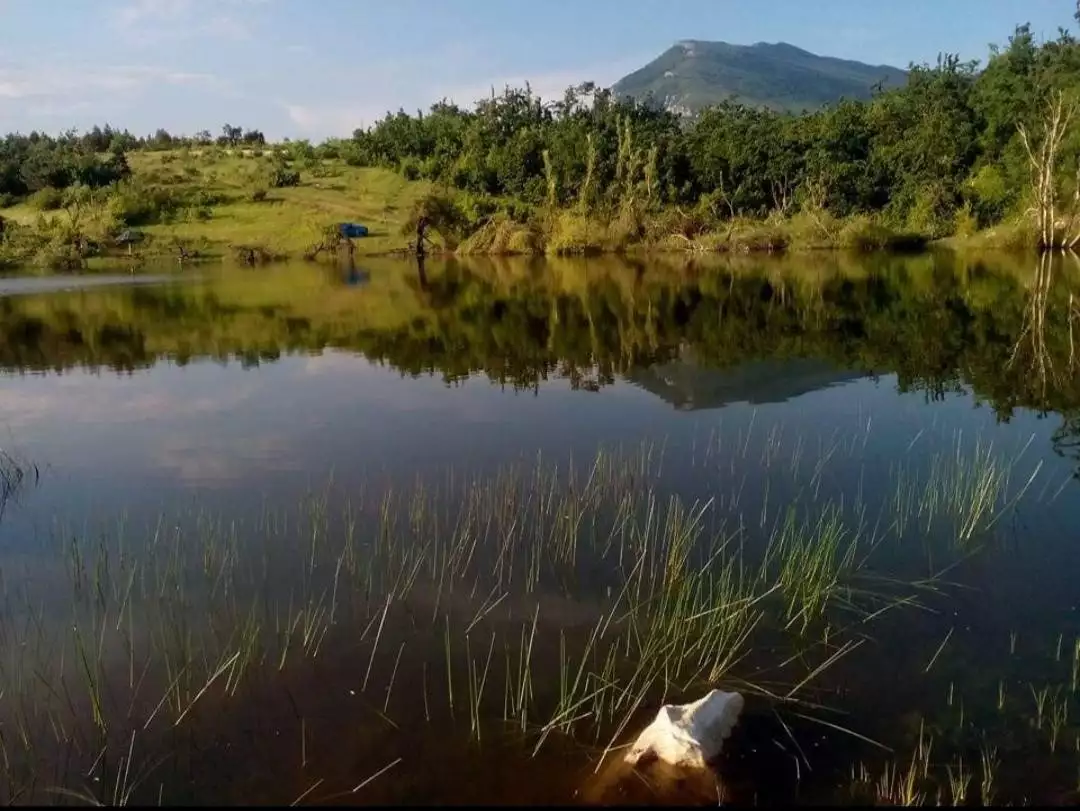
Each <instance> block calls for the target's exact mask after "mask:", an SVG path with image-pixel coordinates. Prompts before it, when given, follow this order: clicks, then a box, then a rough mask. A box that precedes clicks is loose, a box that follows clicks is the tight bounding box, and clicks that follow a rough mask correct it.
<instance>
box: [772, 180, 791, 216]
mask: <svg viewBox="0 0 1080 811" xmlns="http://www.w3.org/2000/svg"><path fill="white" fill-rule="evenodd" d="M771 185H772V198H773V210H774V211H776V212H777V213H779V214H780V216H782V217H786V216H787V214H788V211H790V209H791V205H792V203H793V202H794V199H793V198H794V192H795V184H794V183H793V182H792V181H791V176H790V175H788V174H787V173H786V172H785V173H784V176H783V178H781V179H780V180H774V181H772V184H771Z"/></svg>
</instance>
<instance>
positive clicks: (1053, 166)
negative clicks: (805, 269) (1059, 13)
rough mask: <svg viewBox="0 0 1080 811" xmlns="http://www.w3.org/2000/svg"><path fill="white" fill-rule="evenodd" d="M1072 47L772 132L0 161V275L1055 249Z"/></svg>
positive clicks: (620, 105)
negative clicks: (393, 258) (184, 263)
mask: <svg viewBox="0 0 1080 811" xmlns="http://www.w3.org/2000/svg"><path fill="white" fill-rule="evenodd" d="M1078 76H1080V44H1078V43H1077V41H1076V40H1075V38H1074V37H1073V36H1072V34H1070V33H1068V32H1065V31H1062V32H1061V33H1060V35H1059V36H1058V38H1056V39H1053V40H1049V41H1046V42H1041V43H1040V42H1037V41H1036V39H1035V37H1034V36H1033V34H1032V32H1031V30H1030V28H1029V27H1027V26H1020V27H1018V28H1017V29H1016V30H1015V32H1014V34H1013V35H1012V36H1011V37H1010V38H1009V41H1008V44H1007V45H1006V46H1004V47H1001V48H994V49H992V51H991V54H990V58H989V60H988V61H987V63H986V64H985V66H983V67H981V69H980V67H979V66H978V65H977V64H975V63H965V62H961V61H960V60H959V59H958V58H957V57H955V56H949V55H945V56H942V57H941V58H939V60H938V61H937V63H936V64H934V65H921V66H913V67H912V68H911V69H910V71H909V73H908V78H907V82H906V84H903V85H902V86H891V87H888V88H882V89H880V90H879V91H878V92H876V93H875V94H874V96H873V97H872V98H870V99H869V100H850V101H849V100H845V101H840V102H838V103H836V104H833V105H831V106H828V107H825V108H824V109H820V110H817V111H814V112H811V113H805V114H793V113H789V112H775V111H770V110H765V109H759V108H755V107H751V106H746V105H742V104H738V103H734V102H725V103H721V104H719V105H715V106H711V107H707V108H705V109H703V110H700V111H696V112H695V113H694V114H693V115H691V116H688V115H679V114H677V113H676V112H672V111H670V110H666V109H663V108H662V107H661V106H660V105H657V104H655V103H653V102H651V101H650V100H637V101H635V100H631V99H629V98H622V97H619V96H617V95H616V94H614V93H612V92H611V91H608V90H603V89H600V88H598V87H596V86H594V85H593V84H591V83H587V84H583V85H580V86H577V87H572V88H570V89H568V90H567V91H566V93H565V95H564V97H563V98H562V99H559V100H557V101H554V102H546V101H545V100H543V99H541V98H540V97H538V96H537V95H536V94H534V93H533V92H532V91H531V90H530V88H529V87H528V86H526V87H525V88H517V89H516V88H507V89H505V90H504V91H503V92H502V93H501V94H496V93H494V92H493V93H492V95H491V97H490V98H487V99H484V100H482V101H480V102H479V103H478V104H477V105H476V106H475V108H474V109H466V108H463V107H459V106H457V105H456V104H451V103H448V102H442V103H438V104H436V105H434V106H433V107H432V108H431V109H430V111H428V112H426V113H419V112H418V113H417V114H416V115H409V114H407V113H405V112H404V111H400V112H398V113H395V114H388V115H387V116H386V117H385V118H384V119H383V120H381V121H379V122H377V123H376V124H374V125H373V126H371V127H369V128H367V129H363V130H357V131H356V132H354V133H353V135H352V137H349V138H344V139H330V140H328V141H326V142H324V143H321V144H318V145H313V144H311V143H309V142H307V141H286V142H284V143H281V144H269V143H267V140H266V138H265V137H264V136H263V134H262V133H261V132H260V131H258V130H245V129H243V128H241V127H236V126H233V125H226V126H225V127H223V129H222V134H221V135H219V136H217V137H214V136H213V135H211V133H209V132H206V131H204V132H202V133H199V134H197V135H196V136H193V137H180V136H175V135H172V134H170V133H168V132H166V131H164V130H159V131H158V132H157V133H156V134H154V135H153V136H150V137H146V138H138V137H135V136H133V135H131V134H130V133H128V132H126V131H117V130H114V129H112V128H109V127H105V128H104V129H102V128H94V129H93V130H91V131H89V132H87V133H83V134H79V133H75V132H70V133H67V134H63V135H60V136H58V137H51V136H46V135H42V134H39V133H31V134H29V135H18V134H15V135H8V136H7V137H6V138H5V139H4V140H3V141H2V142H0V217H2V218H3V220H2V233H0V268H2V269H4V270H7V271H9V272H10V271H24V272H25V271H32V270H36V271H37V272H48V271H65V270H75V269H83V268H87V267H93V266H94V265H95V264H96V263H100V262H101V261H102V259H103V258H104V257H108V256H110V255H118V256H122V257H127V256H128V255H129V254H130V256H131V257H133V258H135V259H142V258H149V257H151V256H166V255H168V256H176V257H179V258H182V259H183V258H196V257H222V256H226V257H228V256H233V257H235V258H237V259H239V260H241V261H244V262H248V263H262V262H265V261H272V260H275V259H279V258H286V257H295V258H299V257H301V256H307V257H309V258H312V257H317V256H327V255H330V254H332V253H334V252H335V251H336V250H337V249H339V248H340V247H341V243H342V238H341V237H339V236H338V233H339V232H338V231H337V229H336V225H337V224H338V223H341V222H358V223H363V224H365V225H366V226H367V228H368V235H367V236H366V237H364V238H363V239H362V240H360V241H359V242H358V243H357V244H356V245H355V246H354V247H353V250H354V251H356V250H358V251H359V252H360V253H364V254H373V253H388V252H399V251H400V252H407V251H410V250H412V249H414V248H415V241H416V233H417V229H416V223H417V221H418V220H420V219H421V218H423V221H424V223H425V224H427V225H429V226H430V227H429V228H428V229H427V234H428V235H430V236H431V237H432V238H433V241H434V243H435V247H436V248H437V249H441V250H446V251H454V252H458V253H464V254H468V253H472V254H515V253H517V254H541V253H546V254H589V253H603V252H619V251H627V250H677V251H695V252H708V251H730V252H751V251H772V252H775V251H783V250H797V249H815V248H847V249H860V250H866V249H895V248H903V249H911V248H918V247H922V246H924V245H925V244H927V243H929V242H932V241H941V240H945V241H948V242H950V243H953V244H962V245H965V246H971V247H995V248H1000V247H1009V248H1028V249H1032V248H1035V247H1038V246H1043V247H1066V246H1068V245H1070V244H1072V243H1074V242H1075V240H1076V238H1077V234H1078V233H1080V231H1078V224H1080V208H1078V207H1077V203H1076V200H1077V191H1078V189H1080V186H1078V177H1080V175H1078V174H1077V171H1076V168H1077V158H1078V155H1080V130H1078V126H1080V125H1078V124H1077V118H1078V116H1077V115H1075V113H1076V110H1077V103H1078V102H1077V93H1076V91H1077V89H1078V79H1077V77H1078Z"/></svg>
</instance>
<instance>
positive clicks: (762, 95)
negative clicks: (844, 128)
mask: <svg viewBox="0 0 1080 811" xmlns="http://www.w3.org/2000/svg"><path fill="white" fill-rule="evenodd" d="M906 78H907V74H906V73H905V72H904V71H902V70H899V69H898V68H894V67H890V66H889V65H867V64H864V63H862V62H854V61H851V60H847V59H836V58H833V57H829V56H818V55H817V54H812V53H810V52H809V51H804V50H802V49H801V48H796V47H795V46H794V45H788V44H786V43H783V42H781V43H776V44H770V43H765V42H759V43H757V44H756V45H731V44H729V43H727V42H702V41H698V40H684V41H683V42H679V43H677V44H676V45H674V46H672V47H671V48H669V49H668V50H667V51H665V52H664V53H662V54H661V55H660V56H659V57H657V58H656V59H654V60H653V61H652V62H650V63H649V64H647V65H645V67H643V68H640V69H639V70H636V71H634V72H633V73H631V74H630V75H629V76H625V77H623V78H622V79H620V80H619V81H618V82H616V83H615V85H614V86H613V88H612V89H613V90H614V91H615V93H617V94H618V95H621V96H631V97H634V98H636V99H639V100H643V99H645V98H647V97H650V96H651V97H652V98H654V99H655V100H656V101H658V102H660V103H661V104H663V105H664V106H665V107H666V108H668V109H670V110H674V111H677V112H680V113H683V114H692V113H694V112H697V111H698V110H700V109H701V108H703V107H707V106H709V105H712V104H718V103H720V102H722V101H726V100H728V99H732V98H733V99H734V100H736V101H740V102H742V103H744V104H749V105H752V106H755V107H767V108H770V109H773V110H778V111H788V112H802V111H805V110H816V109H819V108H821V107H823V106H824V105H826V104H830V103H832V102H835V101H838V100H840V99H841V98H850V99H865V98H869V97H870V95H871V93H872V92H873V88H874V86H875V85H877V84H878V83H883V85H884V86H885V87H891V86H896V85H898V84H902V83H903V82H905V81H906Z"/></svg>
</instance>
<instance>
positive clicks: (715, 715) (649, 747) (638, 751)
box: [625, 690, 743, 769]
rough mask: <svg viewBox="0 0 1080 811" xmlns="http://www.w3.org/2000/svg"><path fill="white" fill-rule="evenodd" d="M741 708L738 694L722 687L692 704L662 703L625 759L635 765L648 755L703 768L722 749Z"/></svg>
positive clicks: (694, 767) (682, 766)
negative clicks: (727, 691) (726, 691)
mask: <svg viewBox="0 0 1080 811" xmlns="http://www.w3.org/2000/svg"><path fill="white" fill-rule="evenodd" d="M742 709H743V697H742V696H741V695H739V694H738V693H725V692H724V691H722V690H710V691H709V693H708V694H707V695H705V696H704V697H702V698H699V699H698V700H697V701H695V702H693V703H692V704H665V705H664V706H663V707H661V708H660V712H658V713H657V714H656V720H654V721H653V722H652V723H651V724H649V726H647V727H646V728H645V730H644V731H643V732H642V733H641V734H640V735H639V736H638V739H637V740H636V741H635V742H634V745H633V746H632V747H630V752H629V753H628V754H627V755H626V758H625V760H626V762H627V763H629V764H631V765H635V764H637V763H638V761H640V760H641V758H642V757H644V756H646V755H648V756H650V757H652V756H655V757H656V758H659V759H660V760H662V761H664V762H665V763H670V764H671V765H672V766H679V767H681V768H691V769H704V768H705V767H706V764H707V763H709V762H710V761H711V760H713V759H714V758H715V757H716V756H717V755H719V754H720V752H721V751H722V749H723V747H724V740H725V739H726V738H727V737H728V736H729V735H731V730H732V729H734V727H735V724H736V723H738V720H739V713H741V712H742Z"/></svg>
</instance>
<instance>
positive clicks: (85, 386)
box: [0, 374, 266, 430]
mask: <svg viewBox="0 0 1080 811" xmlns="http://www.w3.org/2000/svg"><path fill="white" fill-rule="evenodd" d="M169 382H171V381H168V380H164V379H160V378H159V379H158V380H155V379H154V377H153V376H152V375H145V376H142V377H141V378H140V379H132V378H127V377H122V378H121V377H116V376H112V375H110V376H100V375H89V374H78V375H65V376H62V377H50V378H39V379H37V380H35V381H33V382H32V383H30V384H29V385H27V386H25V387H20V388H11V387H8V388H5V389H4V390H0V425H3V426H5V427H9V428H13V429H14V428H18V429H22V430H25V429H31V428H34V427H36V426H38V425H39V424H48V425H50V426H56V425H63V424H68V425H70V424H81V425H86V424H92V425H109V424H114V425H115V424H125V423H130V422H135V421H138V422H147V421H157V420H166V421H172V420H176V419H183V418H186V417H198V416H203V415H206V414H213V413H222V412H227V411H230V410H232V409H235V408H236V407H238V406H241V405H243V404H244V403H245V402H247V401H249V400H250V399H252V398H253V397H255V396H256V395H257V394H259V392H260V389H263V388H266V386H264V385H263V386H261V385H259V381H257V380H251V381H245V382H244V385H230V386H229V387H228V388H223V389H222V390H221V391H220V392H214V393H212V394H211V393H207V394H200V395H197V396H190V395H189V394H188V393H187V392H186V391H185V390H184V389H182V388H180V387H175V388H177V390H176V391H170V390H169V389H171V388H174V387H171V386H168V385H167V384H168V383H169ZM147 389H149V390H147Z"/></svg>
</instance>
